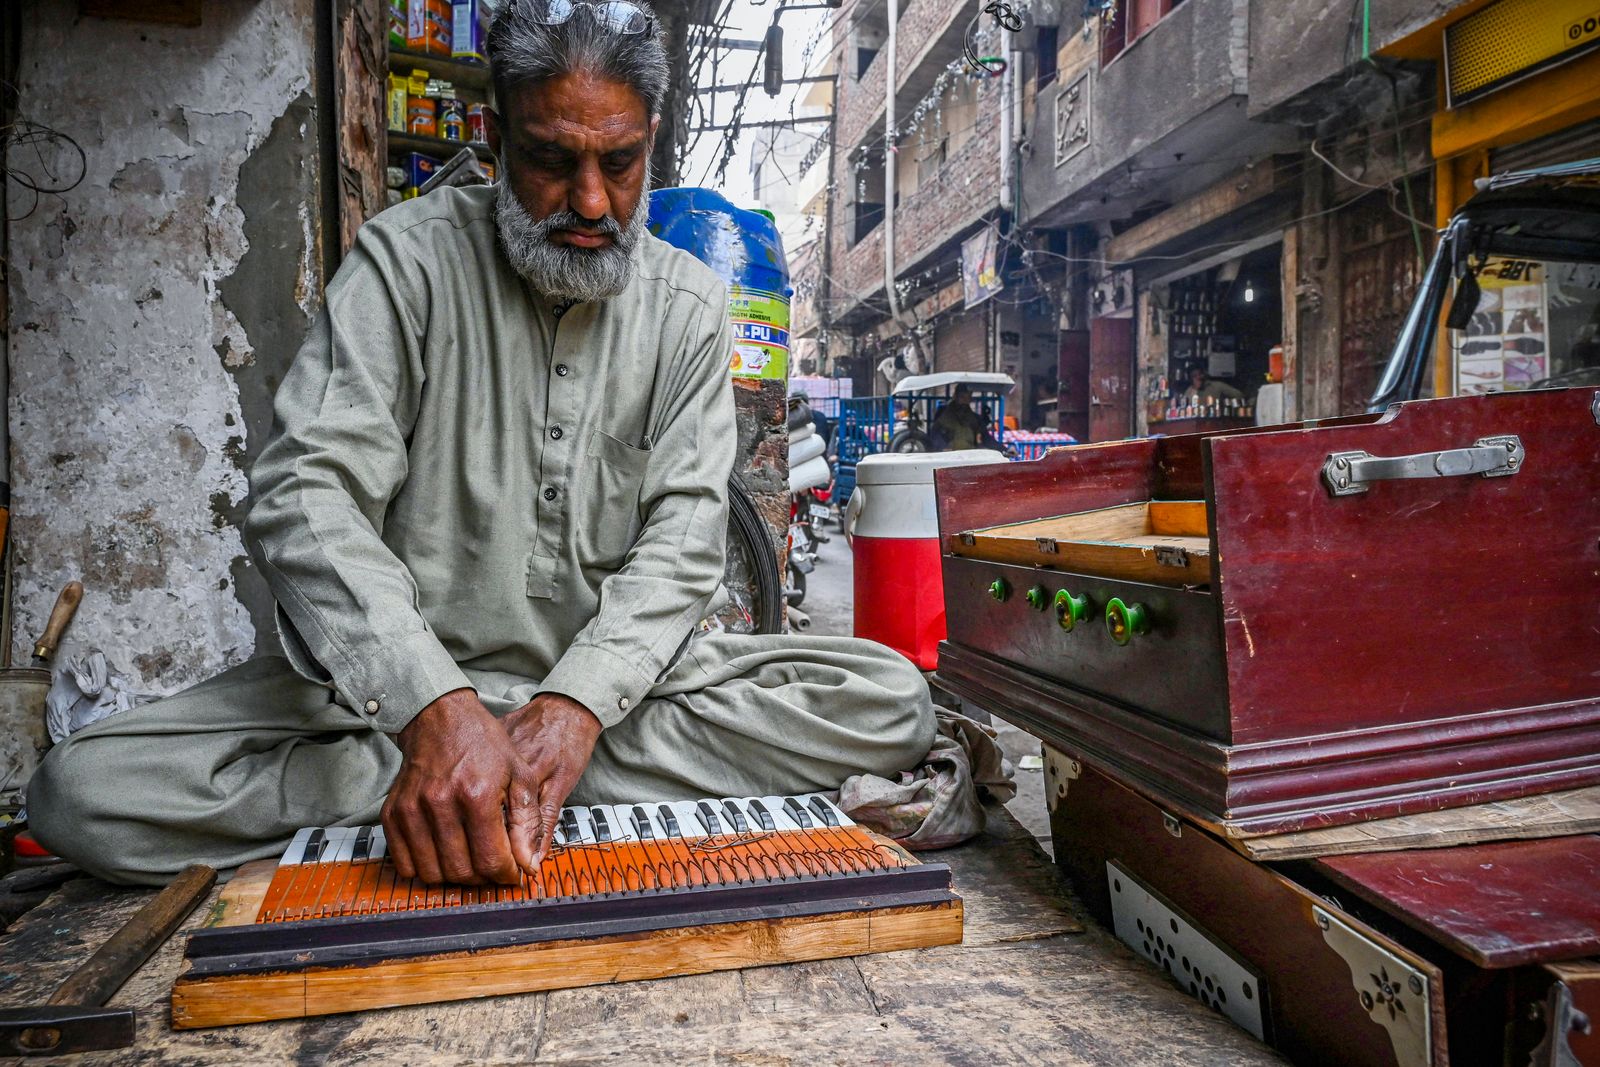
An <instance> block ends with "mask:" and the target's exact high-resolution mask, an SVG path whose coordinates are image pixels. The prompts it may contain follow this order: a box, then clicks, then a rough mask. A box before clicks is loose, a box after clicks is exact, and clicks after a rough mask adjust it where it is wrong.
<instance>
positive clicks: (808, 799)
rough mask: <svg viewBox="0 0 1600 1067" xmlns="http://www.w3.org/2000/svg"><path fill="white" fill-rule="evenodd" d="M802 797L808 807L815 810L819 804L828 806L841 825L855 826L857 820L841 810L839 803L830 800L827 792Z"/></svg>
mask: <svg viewBox="0 0 1600 1067" xmlns="http://www.w3.org/2000/svg"><path fill="white" fill-rule="evenodd" d="M800 799H801V801H802V802H803V803H804V804H805V805H806V806H807V807H809V808H811V809H812V810H813V811H815V810H816V806H817V805H818V804H820V805H822V807H824V808H826V809H827V810H828V811H829V812H831V813H832V814H833V817H834V819H836V820H837V821H838V824H839V825H840V826H854V825H855V821H854V820H853V819H851V818H850V816H848V815H846V814H845V813H844V812H842V811H840V810H839V805H837V804H835V803H834V802H833V801H831V800H829V799H828V795H827V794H826V793H807V794H805V795H804V796H802V797H801V798H800Z"/></svg>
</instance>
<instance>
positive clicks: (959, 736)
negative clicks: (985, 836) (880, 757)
mask: <svg viewBox="0 0 1600 1067" xmlns="http://www.w3.org/2000/svg"><path fill="white" fill-rule="evenodd" d="M934 711H935V713H936V716H937V718H938V723H939V732H938V733H937V734H935V735H934V739H933V747H932V748H931V749H929V750H928V755H927V756H926V757H925V758H924V759H923V761H922V763H921V765H920V766H918V767H917V768H916V769H915V770H911V771H901V772H900V775H899V780H898V781H893V782H891V781H890V780H889V779H887V778H879V777H878V776H876V775H872V774H857V775H852V776H851V777H849V778H846V779H845V781H844V784H843V785H842V786H840V787H839V807H840V808H841V809H842V810H843V811H844V813H845V814H846V815H848V816H850V817H851V818H852V819H854V820H855V821H856V822H858V823H861V824H862V825H863V826H867V827H870V828H871V829H874V830H877V831H878V832H879V833H881V834H884V835H886V836H888V837H892V838H894V840H895V841H897V842H899V843H900V844H901V845H903V846H905V847H906V848H909V849H934V848H949V847H951V846H952V845H959V844H960V843H961V842H963V841H965V840H967V839H968V838H969V837H973V836H974V835H976V834H978V833H981V832H982V830H983V827H984V823H985V820H986V816H985V814H984V810H983V796H982V794H987V795H988V796H989V797H991V798H993V799H994V800H997V801H999V802H1000V803H1002V804H1003V803H1005V802H1006V801H1008V800H1010V799H1011V798H1012V797H1014V796H1016V795H1017V784H1016V782H1015V781H1013V780H1012V777H1011V774H1012V772H1011V767H1010V766H1009V765H1008V764H1007V763H1006V760H1005V756H1004V755H1003V754H1002V753H1001V751H1000V746H999V745H998V744H997V743H996V742H995V732H994V730H993V728H991V727H989V726H985V725H984V724H983V723H981V722H977V721H976V720H974V719H969V718H967V717H966V716H965V715H961V714H959V713H957V712H953V711H946V710H945V709H944V708H940V707H935V708H934ZM980 790H981V791H982V794H980Z"/></svg>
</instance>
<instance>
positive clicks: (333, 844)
mask: <svg viewBox="0 0 1600 1067" xmlns="http://www.w3.org/2000/svg"><path fill="white" fill-rule="evenodd" d="M357 830H358V828H357V827H354V826H330V827H328V830H327V835H328V847H327V848H325V849H323V850H322V862H323V863H349V862H350V857H351V855H352V854H354V852H355V848H356V833H357Z"/></svg>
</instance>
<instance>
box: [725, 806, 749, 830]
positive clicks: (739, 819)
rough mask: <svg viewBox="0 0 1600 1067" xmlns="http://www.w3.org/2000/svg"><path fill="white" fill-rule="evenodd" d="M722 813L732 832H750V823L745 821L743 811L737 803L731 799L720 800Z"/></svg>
mask: <svg viewBox="0 0 1600 1067" xmlns="http://www.w3.org/2000/svg"><path fill="white" fill-rule="evenodd" d="M722 813H723V814H724V815H725V816H727V819H728V822H729V824H730V825H732V827H733V832H734V833H736V834H747V833H749V832H750V824H749V823H748V822H746V821H745V817H744V812H742V811H740V810H739V805H737V804H735V803H734V802H733V801H731V800H724V801H723V802H722Z"/></svg>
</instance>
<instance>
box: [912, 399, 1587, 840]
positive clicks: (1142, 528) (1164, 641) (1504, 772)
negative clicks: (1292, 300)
mask: <svg viewBox="0 0 1600 1067" xmlns="http://www.w3.org/2000/svg"><path fill="white" fill-rule="evenodd" d="M1597 411H1600V401H1597V399H1596V392H1595V390H1594V389H1592V388H1590V389H1565V390H1538V391H1531V392H1525V393H1504V394H1493V395H1486V396H1472V397H1457V398H1448V399H1440V400H1428V401H1418V402H1414V403H1407V404H1401V405H1397V406H1396V407H1393V408H1391V409H1390V410H1389V411H1387V412H1385V413H1383V414H1381V415H1367V416H1354V417H1349V418H1343V419H1333V420H1327V421H1324V422H1321V423H1305V424H1301V425H1290V426H1281V427H1262V428H1248V429H1242V430H1235V431H1224V432H1219V433H1211V434H1194V435H1186V436H1175V437H1158V438H1146V439H1138V440H1129V441H1120V442H1113V443H1107V444H1099V445H1087V446H1079V447H1073V448H1066V449H1059V450H1056V451H1053V452H1051V453H1049V454H1048V455H1047V456H1046V457H1045V458H1043V459H1041V460H1038V461H1035V462H1030V463H1018V464H1012V465H1010V466H1009V467H1005V468H992V467H984V468H978V469H969V468H951V469H947V470H941V471H939V472H937V473H936V476H935V484H936V487H937V493H938V501H939V520H940V534H941V538H942V541H943V545H944V586H945V607H946V614H947V620H948V640H947V641H946V643H945V644H943V645H942V646H941V647H940V651H939V670H938V678H939V680H940V682H941V683H942V684H943V685H944V686H946V687H947V688H949V689H951V690H952V691H953V692H955V693H957V694H958V695H960V696H962V697H965V698H967V699H970V700H972V701H973V702H974V703H976V704H978V705H980V706H982V707H985V708H988V709H990V710H992V711H994V712H996V713H998V714H1001V715H1002V716H1004V717H1005V718H1008V719H1011V720H1013V721H1015V722H1017V723H1018V724H1020V725H1023V726H1024V727H1026V728H1029V729H1031V730H1033V731H1034V732H1035V733H1037V734H1039V735H1041V736H1042V737H1043V738H1044V739H1045V740H1046V741H1047V742H1050V743H1052V744H1054V745H1056V746H1057V747H1059V748H1060V749H1061V750H1062V751H1064V752H1068V753H1078V754H1081V755H1083V756H1084V757H1086V758H1091V759H1094V760H1095V761H1096V762H1097V763H1099V764H1100V765H1102V766H1105V767H1106V768H1107V769H1108V770H1109V771H1111V772H1112V773H1115V774H1117V775H1119V776H1120V777H1121V778H1122V779H1123V780H1124V781H1128V782H1131V783H1135V784H1137V785H1138V786H1139V787H1140V788H1141V789H1144V790H1147V791H1149V792H1150V793H1151V795H1154V796H1159V797H1161V798H1163V799H1164V800H1165V801H1168V802H1170V804H1171V806H1172V807H1173V808H1174V810H1181V811H1183V812H1184V813H1185V814H1187V815H1189V816H1191V817H1192V818H1194V819H1196V820H1197V821H1199V822H1200V823H1201V824H1203V825H1206V826H1208V827H1211V828H1213V829H1215V830H1217V831H1219V832H1222V833H1224V834H1227V835H1230V836H1236V837H1246V836H1252V835H1257V834H1263V833H1275V832H1279V831H1289V830H1299V829H1304V828H1307V827H1311V826H1319V825H1321V826H1326V825H1333V824H1337V823H1341V822H1356V821H1362V820H1366V819H1371V818H1379V817H1385V816H1395V815H1405V814H1411V813H1414V812H1419V811H1424V810H1430V809H1435V808H1442V807H1448V806H1453V805H1460V804H1472V803H1479V802H1484V801H1491V800H1500V799H1509V798H1511V797H1515V796H1521V795H1526V794H1529V793H1533V792H1546V791H1552V790H1556V789H1564V788H1571V787H1577V786H1584V785H1592V784H1595V783H1597V782H1600V671H1597V670H1596V664H1597V663H1600V631H1597V629H1596V627H1597V625H1600V624H1597V622H1596V618H1597V617H1596V614H1595V612H1596V605H1597V604H1600V416H1597Z"/></svg>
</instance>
